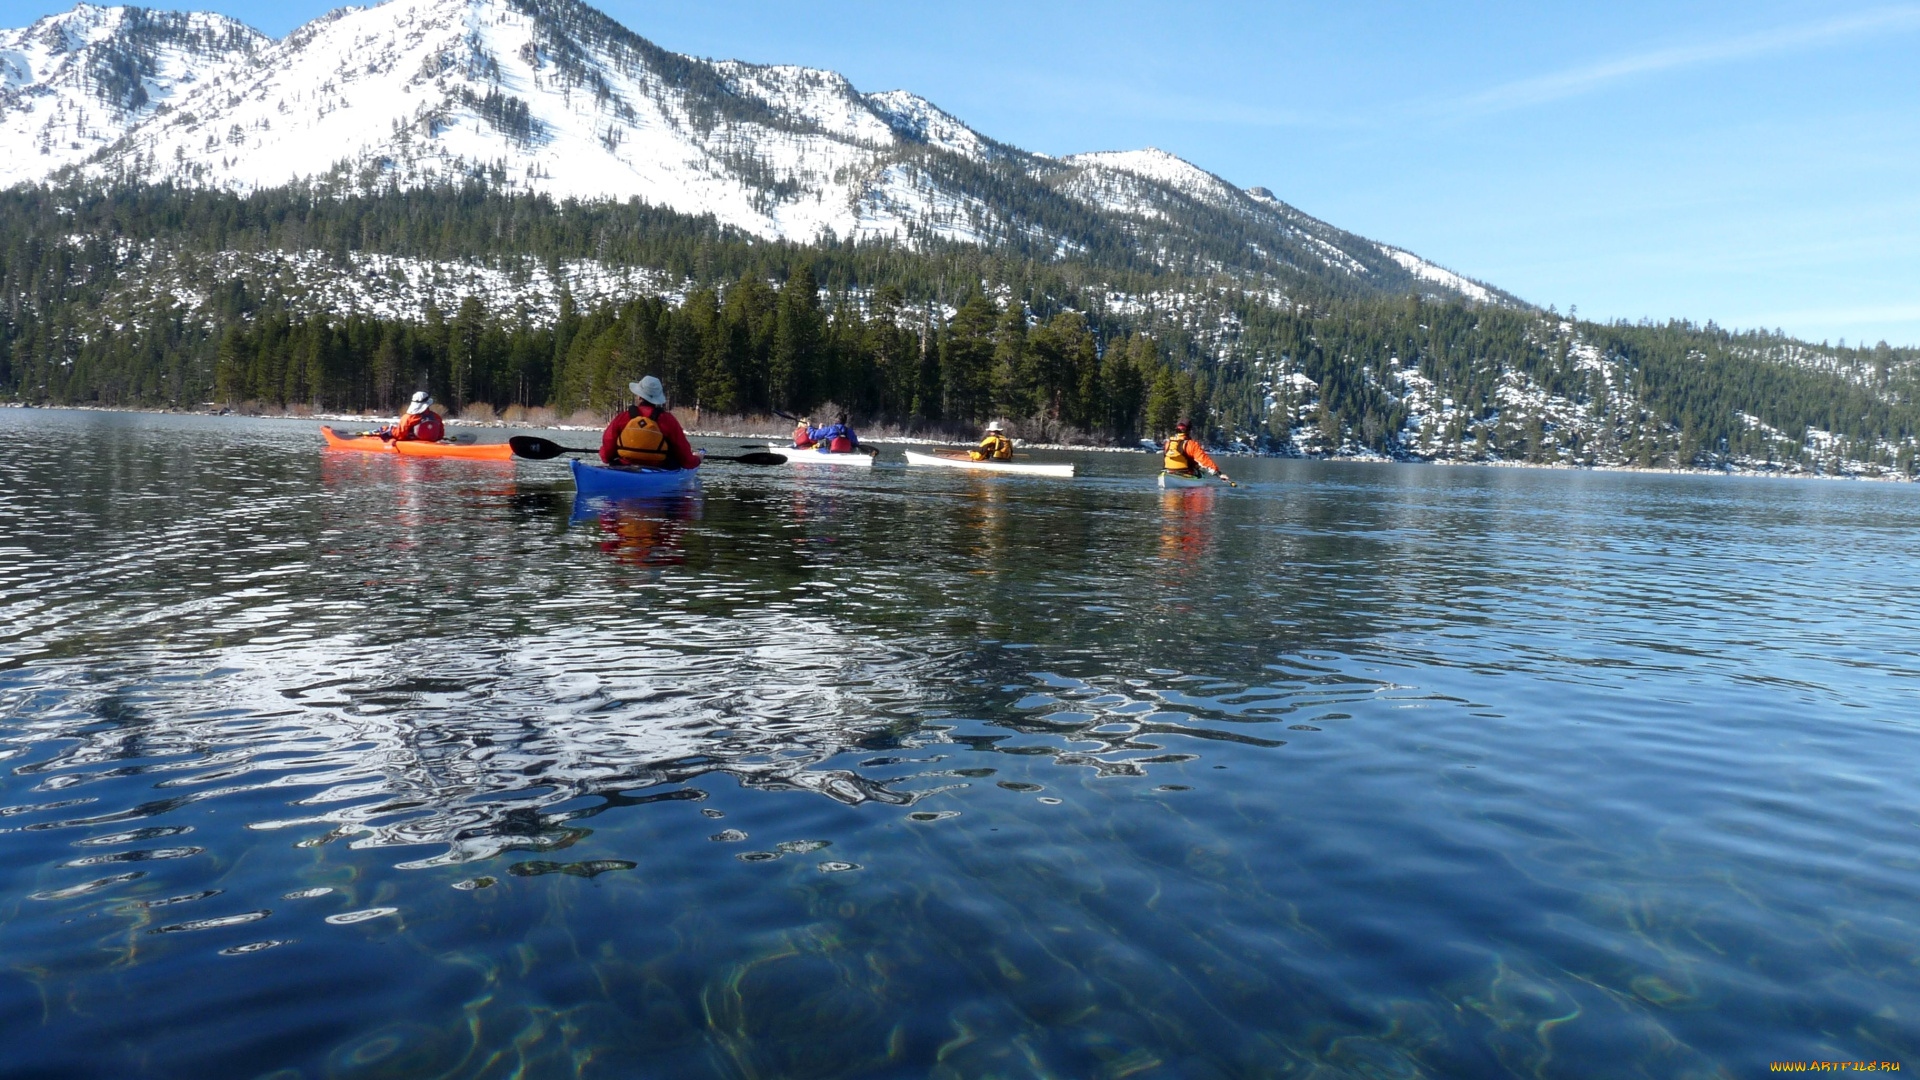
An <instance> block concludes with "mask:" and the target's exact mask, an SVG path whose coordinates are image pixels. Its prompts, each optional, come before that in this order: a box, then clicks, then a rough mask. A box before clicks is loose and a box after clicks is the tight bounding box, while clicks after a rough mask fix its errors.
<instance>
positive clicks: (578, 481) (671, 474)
mask: <svg viewBox="0 0 1920 1080" xmlns="http://www.w3.org/2000/svg"><path fill="white" fill-rule="evenodd" d="M568 464H569V465H571V466H572V467H573V487H574V490H575V491H577V492H578V493H579V494H580V497H581V498H583V499H650V498H661V497H670V496H675V495H686V494H690V493H693V492H697V491H699V490H700V470H698V469H613V468H608V467H607V466H605V465H589V464H587V463H586V462H584V461H581V460H579V459H577V458H576V459H574V460H572V461H570V462H568Z"/></svg>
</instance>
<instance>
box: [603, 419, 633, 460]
mask: <svg viewBox="0 0 1920 1080" xmlns="http://www.w3.org/2000/svg"><path fill="white" fill-rule="evenodd" d="M626 426H627V413H626V411H625V410H624V409H623V410H621V411H620V412H617V413H614V414H613V419H612V421H610V422H609V423H608V424H607V430H605V431H603V432H601V433H600V463H601V464H603V465H612V464H613V463H614V461H613V459H614V454H613V446H614V443H616V442H618V441H619V439H620V429H621V428H624V427H626Z"/></svg>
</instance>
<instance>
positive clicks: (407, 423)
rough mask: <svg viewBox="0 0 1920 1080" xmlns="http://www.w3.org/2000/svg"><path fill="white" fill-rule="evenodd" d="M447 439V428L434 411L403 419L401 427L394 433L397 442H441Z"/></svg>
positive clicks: (410, 414) (410, 415) (408, 415)
mask: <svg viewBox="0 0 1920 1080" xmlns="http://www.w3.org/2000/svg"><path fill="white" fill-rule="evenodd" d="M446 437H447V426H446V425H445V424H443V423H441V422H440V414H439V413H436V412H434V411H433V410H432V409H428V410H427V411H426V412H422V413H409V414H407V415H406V416H403V417H401V418H400V427H399V428H398V429H397V430H396V431H394V433H393V438H394V441H395V442H439V441H440V440H441V439H444V438H446Z"/></svg>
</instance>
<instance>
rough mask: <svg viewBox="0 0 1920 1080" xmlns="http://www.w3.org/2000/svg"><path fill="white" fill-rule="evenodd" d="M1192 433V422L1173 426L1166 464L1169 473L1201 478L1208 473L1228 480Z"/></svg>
mask: <svg viewBox="0 0 1920 1080" xmlns="http://www.w3.org/2000/svg"><path fill="white" fill-rule="evenodd" d="M1192 431H1193V421H1191V420H1182V421H1180V422H1179V423H1178V424H1175V425H1173V438H1171V439H1168V440H1167V456H1166V460H1165V462H1164V464H1165V465H1166V469H1167V471H1168V472H1170V473H1178V474H1179V475H1181V476H1200V475H1202V473H1203V472H1206V473H1212V474H1213V475H1215V476H1217V477H1219V478H1220V479H1222V480H1225V479H1227V474H1226V473H1223V472H1221V471H1220V466H1218V465H1215V464H1214V463H1213V456H1212V455H1210V454H1208V453H1207V448H1206V447H1204V446H1201V445H1200V440H1198V439H1196V438H1194V437H1193V436H1192V434H1191V432H1192Z"/></svg>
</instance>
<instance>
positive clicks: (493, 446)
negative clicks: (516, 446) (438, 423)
mask: <svg viewBox="0 0 1920 1080" xmlns="http://www.w3.org/2000/svg"><path fill="white" fill-rule="evenodd" d="M393 448H394V449H395V450H397V451H399V453H400V456H401V457H438V458H459V459H460V460H462V461H512V460H513V447H511V446H508V445H507V444H506V443H477V444H476V443H432V442H398V443H394V444H393Z"/></svg>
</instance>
